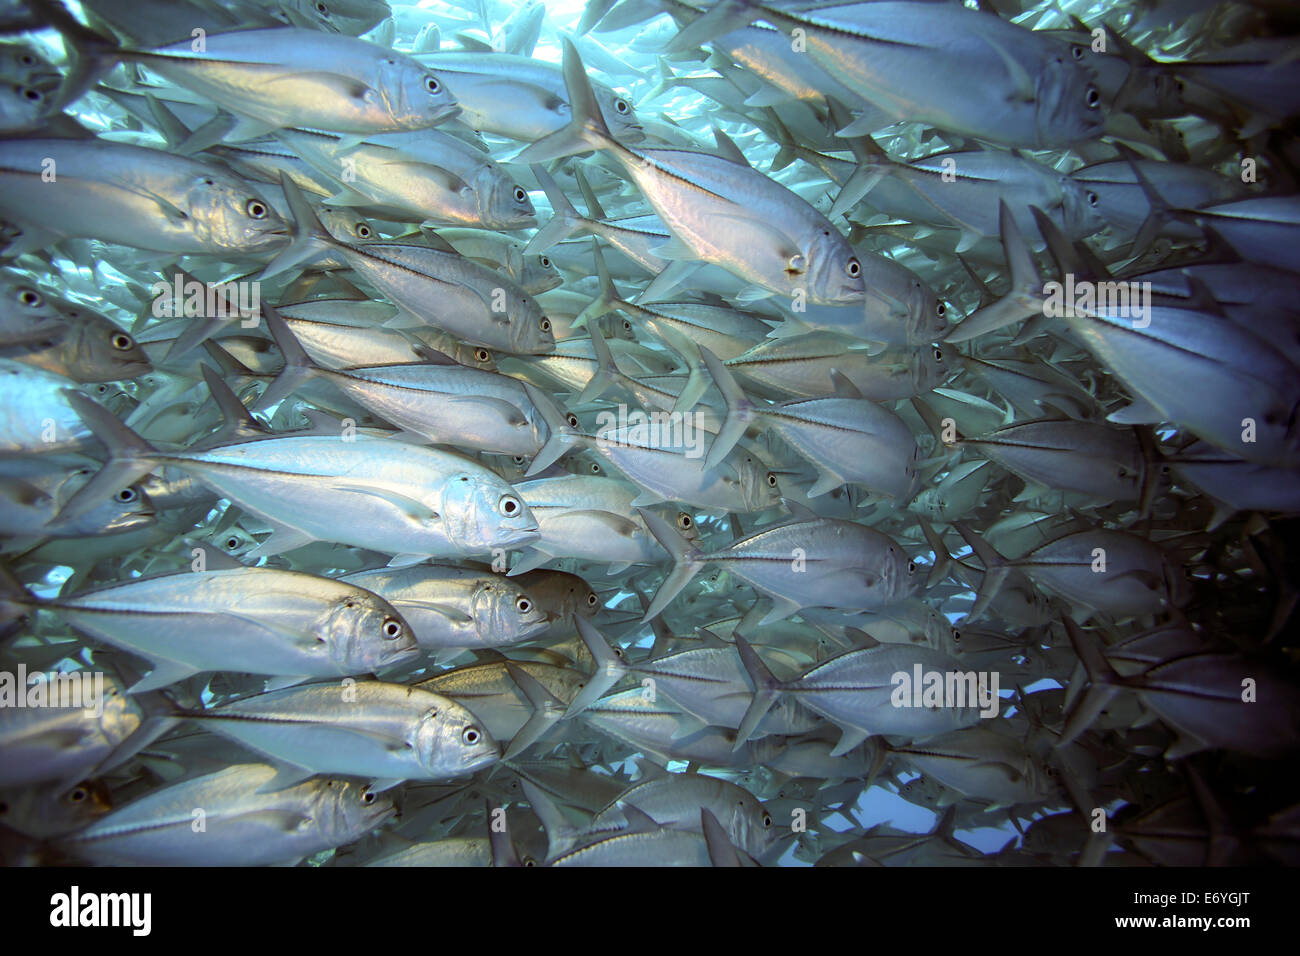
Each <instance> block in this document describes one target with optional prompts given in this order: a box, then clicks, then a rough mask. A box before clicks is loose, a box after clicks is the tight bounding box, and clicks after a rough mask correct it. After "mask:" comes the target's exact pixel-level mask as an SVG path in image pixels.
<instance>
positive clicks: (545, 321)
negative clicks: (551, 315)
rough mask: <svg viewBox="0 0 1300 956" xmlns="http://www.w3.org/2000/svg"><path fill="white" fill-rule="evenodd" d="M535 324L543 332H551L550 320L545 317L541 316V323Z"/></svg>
mask: <svg viewBox="0 0 1300 956" xmlns="http://www.w3.org/2000/svg"><path fill="white" fill-rule="evenodd" d="M537 324H538V326H539V327H540V328H541V330H542V331H543V332H549V331H551V320H550V319H548V318H547V317H546V316H542V321H541V322H539V323H537Z"/></svg>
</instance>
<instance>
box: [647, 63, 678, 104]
mask: <svg viewBox="0 0 1300 956" xmlns="http://www.w3.org/2000/svg"><path fill="white" fill-rule="evenodd" d="M655 68H656V70H657V71H658V73H659V79H657V80H655V84H654V86H652V87H650V91H649V92H648V93H646V95H645V96H643V97H641V102H642V103H649V102H651V101H652V100H657V99H658V98H659V97H661V96H663V95H664V94H665V93H667V92H668V91H669V90H671V89H672V88H673V87H674V86H676V85H677V75H676V74H675V73H673V68H672V67H671V66H669V65H668V60H667V59H666V58H665V57H662V56H661V57H659V59H658V63H657V64H656V65H655Z"/></svg>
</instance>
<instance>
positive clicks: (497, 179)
mask: <svg viewBox="0 0 1300 956" xmlns="http://www.w3.org/2000/svg"><path fill="white" fill-rule="evenodd" d="M474 195H475V196H476V197H477V199H478V215H479V219H480V220H481V221H482V223H483V225H484V226H485V227H486V228H488V229H528V228H531V227H532V226H536V225H537V210H536V209H534V208H533V203H532V200H531V199H529V198H528V190H526V189H525V188H524V187H523V186H521V185H519V184H518V183H517V182H515V181H514V180H512V179H511V178H510V177H509V176H508V175H506V173H505V171H504V170H502V169H501V167H500V166H497V165H496V164H495V163H492V164H488V163H484V164H483V166H482V167H481V168H480V169H479V171H478V173H477V174H476V175H475V177H474ZM534 258H535V257H534ZM557 284H558V283H557Z"/></svg>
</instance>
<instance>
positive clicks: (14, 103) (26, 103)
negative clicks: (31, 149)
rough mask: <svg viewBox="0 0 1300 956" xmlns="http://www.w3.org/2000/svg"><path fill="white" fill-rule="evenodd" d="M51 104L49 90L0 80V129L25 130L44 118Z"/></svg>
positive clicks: (51, 97) (6, 130)
mask: <svg viewBox="0 0 1300 956" xmlns="http://www.w3.org/2000/svg"><path fill="white" fill-rule="evenodd" d="M52 105H53V96H52V94H50V93H49V92H46V91H44V90H41V89H39V88H37V87H35V86H28V85H27V84H25V83H4V82H0V130H3V131H4V132H16V131H18V130H27V129H31V128H33V127H35V126H38V125H40V123H41V122H42V121H43V120H44V119H45V117H46V114H47V113H48V112H49V110H50V107H51V106H52Z"/></svg>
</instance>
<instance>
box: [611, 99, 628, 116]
mask: <svg viewBox="0 0 1300 956" xmlns="http://www.w3.org/2000/svg"><path fill="white" fill-rule="evenodd" d="M631 109H632V107H631V106H629V105H628V102H627V100H625V99H623V98H622V97H619V98H618V99H616V100H615V101H614V110H615V111H616V112H618V113H622V114H623V115H624V116H626V115H627V114H628V112H629V111H630V110H631Z"/></svg>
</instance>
